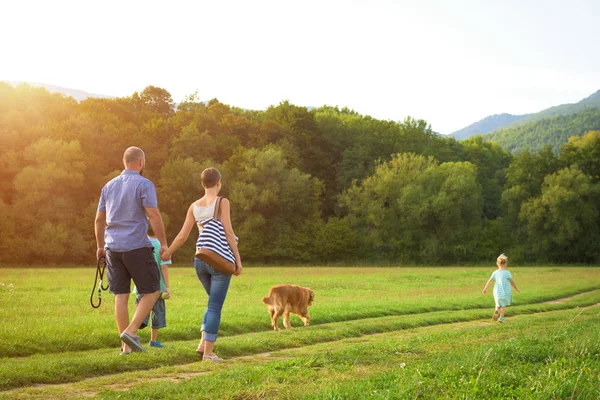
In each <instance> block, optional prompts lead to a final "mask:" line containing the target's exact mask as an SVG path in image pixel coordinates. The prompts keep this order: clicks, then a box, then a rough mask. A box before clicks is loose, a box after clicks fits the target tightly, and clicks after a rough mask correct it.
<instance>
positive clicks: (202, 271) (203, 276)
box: [194, 258, 211, 353]
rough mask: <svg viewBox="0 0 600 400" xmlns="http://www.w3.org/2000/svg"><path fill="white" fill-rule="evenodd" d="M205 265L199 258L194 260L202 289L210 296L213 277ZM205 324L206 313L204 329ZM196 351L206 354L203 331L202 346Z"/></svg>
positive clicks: (203, 319)
mask: <svg viewBox="0 0 600 400" xmlns="http://www.w3.org/2000/svg"><path fill="white" fill-rule="evenodd" d="M205 265H206V264H205V263H204V262H202V261H200V260H198V259H197V258H194V269H195V270H196V276H197V277H198V280H199V281H200V283H201V284H202V287H203V288H204V291H205V292H206V294H207V295H209V296H210V279H211V276H210V274H209V273H208V271H207V270H206V268H205ZM205 324H206V311H205V312H204V317H203V318H202V326H203V327H204V325H205ZM199 350H201V351H199ZM196 351H197V352H199V353H203V352H204V331H202V338H201V339H200V344H198V349H197V350H196Z"/></svg>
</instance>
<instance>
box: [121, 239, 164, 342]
mask: <svg viewBox="0 0 600 400" xmlns="http://www.w3.org/2000/svg"><path fill="white" fill-rule="evenodd" d="M124 263H125V266H126V267H127V270H128V271H129V273H130V275H131V277H132V278H133V282H134V283H135V285H136V287H137V289H138V292H139V293H140V294H143V295H144V296H143V297H142V299H141V300H140V302H139V303H138V305H137V307H136V309H135V312H134V314H133V318H132V319H131V323H130V324H129V325H128V326H127V327H126V328H125V331H124V332H125V333H127V334H128V335H130V336H133V337H135V336H137V332H138V329H139V328H140V325H141V324H142V322H144V319H146V318H147V317H148V316H149V315H150V311H152V308H153V307H154V303H156V300H158V298H159V297H160V273H159V271H158V265H157V264H156V260H155V259H154V249H153V248H152V247H148V248H141V249H136V250H132V251H128V252H126V253H124Z"/></svg>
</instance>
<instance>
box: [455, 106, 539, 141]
mask: <svg viewBox="0 0 600 400" xmlns="http://www.w3.org/2000/svg"><path fill="white" fill-rule="evenodd" d="M529 115H530V114H524V115H513V114H506V113H504V114H495V115H490V116H488V117H485V118H484V119H482V120H481V121H477V122H475V123H473V124H471V125H469V126H467V127H465V128H462V129H461V130H458V131H456V132H453V133H451V134H450V136H452V137H454V138H455V139H456V140H464V139H467V138H470V137H471V136H475V135H477V134H481V135H483V134H486V133H489V132H491V131H494V130H496V129H499V128H502V127H503V126H506V125H508V124H510V123H512V122H515V121H518V120H520V119H522V118H525V117H527V116H529Z"/></svg>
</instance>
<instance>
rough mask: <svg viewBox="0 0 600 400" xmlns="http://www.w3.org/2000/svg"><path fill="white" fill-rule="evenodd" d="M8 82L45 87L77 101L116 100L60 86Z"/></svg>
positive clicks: (16, 82) (17, 82) (15, 83)
mask: <svg viewBox="0 0 600 400" xmlns="http://www.w3.org/2000/svg"><path fill="white" fill-rule="evenodd" d="M6 82H7V83H8V84H9V85H12V86H17V85H19V84H21V83H26V84H28V85H29V86H33V87H43V88H45V89H46V90H47V91H49V92H50V93H62V94H64V95H65V96H70V97H73V98H74V99H75V100H77V101H82V100H85V99H87V98H88V97H97V98H103V99H112V98H114V96H106V95H103V94H95V93H88V92H84V91H83V90H76V89H68V88H64V87H60V86H54V85H48V84H46V83H38V82H24V81H6Z"/></svg>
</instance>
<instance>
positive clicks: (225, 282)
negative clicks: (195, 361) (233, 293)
mask: <svg viewBox="0 0 600 400" xmlns="http://www.w3.org/2000/svg"><path fill="white" fill-rule="evenodd" d="M204 268H205V269H206V270H207V271H208V272H209V273H210V275H211V279H210V293H209V295H208V307H207V308H206V312H205V314H204V321H203V324H202V331H203V333H204V355H205V356H213V355H214V353H213V347H214V344H215V342H216V341H217V334H218V332H219V325H220V324H221V310H222V309H223V303H224V302H225V297H226V296H227V290H228V289H229V283H230V282H231V275H227V274H223V273H221V272H219V271H216V270H214V269H213V268H212V267H210V266H209V265H205V266H204Z"/></svg>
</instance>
